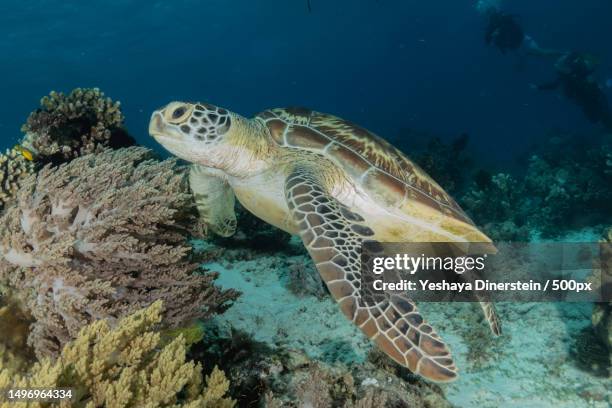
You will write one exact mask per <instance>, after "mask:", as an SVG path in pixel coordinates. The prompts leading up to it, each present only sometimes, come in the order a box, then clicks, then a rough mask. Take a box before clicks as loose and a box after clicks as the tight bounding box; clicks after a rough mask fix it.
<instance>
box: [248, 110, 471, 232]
mask: <svg viewBox="0 0 612 408" xmlns="http://www.w3.org/2000/svg"><path fill="white" fill-rule="evenodd" d="M257 118H259V119H260V120H262V121H263V122H264V123H265V124H266V126H267V127H268V129H269V130H270V133H271V135H272V138H273V139H274V141H275V142H276V143H278V145H279V146H283V147H289V148H298V149H306V150H310V151H315V152H319V153H321V154H325V155H327V156H328V157H330V158H332V159H335V161H336V162H338V163H339V164H340V165H341V166H342V167H343V168H344V170H345V171H346V172H347V173H348V174H349V175H350V176H351V177H352V178H353V179H354V180H357V181H359V182H360V183H361V184H362V185H363V186H364V187H365V188H366V189H367V190H371V189H372V186H373V185H376V188H377V190H379V191H378V196H379V197H380V198H381V199H383V200H385V201H386V203H387V204H389V205H392V206H395V207H401V206H402V205H403V204H404V203H405V202H406V201H407V200H414V201H418V202H420V203H422V204H423V205H426V206H429V207H432V208H434V209H436V210H440V211H442V212H443V213H445V214H446V215H448V216H450V217H453V218H455V219H458V220H460V221H463V222H465V223H467V224H472V225H473V222H472V221H471V220H470V219H469V217H468V216H467V215H466V214H465V213H464V212H463V210H462V209H461V208H460V207H459V205H458V204H457V203H456V202H455V200H453V199H452V198H451V197H450V196H449V195H448V194H447V193H446V192H445V191H444V190H443V189H442V187H440V186H439V185H438V184H437V183H436V182H435V181H434V180H433V179H431V177H429V175H427V173H425V172H424V171H423V170H422V169H421V168H420V167H419V166H418V165H416V164H415V163H413V162H412V161H411V160H410V159H408V158H407V157H406V156H405V155H404V154H403V153H402V152H401V151H400V150H398V149H397V148H395V147H394V146H393V145H391V144H390V143H388V142H387V141H386V140H384V139H382V138H380V137H379V136H377V135H375V134H374V133H372V132H370V131H368V130H366V129H364V128H362V127H360V126H358V125H355V124H354V123H351V122H349V121H347V120H344V119H341V118H338V117H336V116H333V115H329V114H325V113H320V112H316V111H312V110H309V109H306V108H277V109H270V110H267V111H264V112H261V113H260V114H258V115H257Z"/></svg>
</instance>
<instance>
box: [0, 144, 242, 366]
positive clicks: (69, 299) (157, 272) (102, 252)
mask: <svg viewBox="0 0 612 408" xmlns="http://www.w3.org/2000/svg"><path fill="white" fill-rule="evenodd" d="M150 156H151V153H150V151H149V150H147V149H145V148H137V147H132V148H127V149H120V150H108V151H105V152H103V153H101V154H96V155H87V156H83V157H80V158H77V159H75V160H73V161H71V162H70V163H68V164H64V165H62V166H60V167H56V168H52V167H50V166H47V167H45V168H43V169H42V170H41V171H40V172H38V173H37V174H35V175H32V176H30V177H29V178H28V179H27V181H26V182H25V183H24V186H23V187H22V188H21V190H20V191H19V193H18V194H17V197H16V200H15V202H14V203H13V204H12V205H11V206H10V207H8V208H7V209H6V211H5V213H4V215H3V216H2V217H0V226H1V228H0V255H1V256H2V258H3V260H0V290H2V291H3V292H4V293H5V295H6V297H8V298H10V299H13V300H15V301H16V302H17V303H18V304H21V305H23V307H24V308H25V310H26V312H27V314H29V315H30V316H31V318H32V319H33V320H34V323H33V324H32V331H31V333H30V336H29V339H28V343H29V344H30V345H31V346H32V347H33V348H34V349H35V350H36V353H37V355H38V356H39V357H41V356H44V355H55V354H57V353H58V352H59V350H60V348H61V346H62V345H63V344H65V343H66V342H68V341H70V340H71V339H73V338H74V337H75V336H76V334H77V333H78V331H79V329H80V328H81V327H83V326H84V325H86V324H87V323H89V322H91V321H93V320H96V319H100V318H108V319H110V320H111V322H112V320H114V319H117V318H120V317H122V316H124V315H126V314H128V313H130V312H133V311H134V310H137V309H140V308H141V307H144V306H146V305H149V304H150V303H151V302H153V301H154V300H156V299H163V300H164V303H165V305H166V307H165V315H164V323H165V324H167V325H168V326H169V327H173V328H174V327H177V326H182V325H184V324H185V323H186V322H188V321H190V320H191V319H193V318H196V317H207V316H210V315H211V314H213V313H215V312H220V311H223V310H224V308H225V307H227V303H228V302H229V301H231V300H232V299H234V298H235V297H236V296H237V293H236V292H234V291H222V290H221V289H219V288H217V287H215V286H214V285H213V281H214V279H215V278H216V274H214V273H208V274H200V273H195V272H196V270H197V269H198V264H197V259H190V257H192V258H193V253H192V252H191V249H190V247H189V245H188V244H187V239H188V236H189V233H190V232H191V231H193V229H194V225H196V219H197V217H196V216H195V210H194V208H193V202H192V198H191V195H190V194H189V190H188V186H187V181H186V177H185V172H184V171H182V169H180V168H177V166H176V163H175V162H174V161H163V162H159V161H156V160H152V159H150Z"/></svg>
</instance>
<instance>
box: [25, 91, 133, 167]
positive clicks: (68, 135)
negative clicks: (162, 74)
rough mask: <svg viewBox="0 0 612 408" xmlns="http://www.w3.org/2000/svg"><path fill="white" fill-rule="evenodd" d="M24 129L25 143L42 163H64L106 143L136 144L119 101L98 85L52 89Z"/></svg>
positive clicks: (97, 149)
mask: <svg viewBox="0 0 612 408" xmlns="http://www.w3.org/2000/svg"><path fill="white" fill-rule="evenodd" d="M22 131H23V132H24V133H25V134H26V136H25V138H24V141H23V144H24V145H25V146H26V147H28V148H30V149H32V150H33V151H34V152H35V153H36V156H37V160H38V161H41V162H43V163H47V162H52V163H55V164H57V163H61V162H65V161H68V160H71V159H74V158H75V157H78V156H82V155H85V154H89V153H96V152H100V151H101V150H103V149H104V148H105V147H112V148H119V147H127V146H131V145H133V144H134V140H133V139H132V138H131V137H130V136H129V135H128V134H127V133H126V131H125V130H124V129H123V114H122V113H121V105H120V103H119V102H113V101H112V100H111V99H110V98H106V97H105V96H104V93H102V92H101V91H100V90H99V89H97V88H93V89H81V88H77V89H75V90H73V91H72V92H71V93H70V94H69V95H64V94H63V93H57V92H51V93H50V94H49V96H45V97H44V98H42V100H41V109H38V110H36V111H34V112H32V113H31V114H30V116H29V117H28V120H27V122H26V123H25V124H24V125H23V127H22Z"/></svg>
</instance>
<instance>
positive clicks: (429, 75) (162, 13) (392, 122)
mask: <svg viewBox="0 0 612 408" xmlns="http://www.w3.org/2000/svg"><path fill="white" fill-rule="evenodd" d="M311 3H312V12H310V13H309V12H308V10H307V4H306V0H304V1H283V0H267V1H248V0H235V1H232V2H231V3H228V2H226V1H223V0H208V1H188V0H177V1H172V2H170V1H117V0H109V1H104V2H101V1H100V2H97V1H92V2H88V3H83V2H80V1H51V0H40V1H27V2H22V1H16V0H15V1H14V0H6V1H3V2H2V3H1V4H0V27H1V32H2V36H1V37H0V52H1V53H2V65H1V66H0V74H1V77H2V78H3V80H2V81H1V82H0V91H2V94H3V95H4V96H5V103H4V104H3V106H4V109H2V111H1V112H0V130H1V131H2V135H3V144H4V145H9V144H10V143H13V142H15V141H16V140H17V138H18V137H19V126H20V125H21V123H22V122H23V120H24V112H29V111H30V110H31V107H32V105H33V104H35V103H36V102H37V101H38V99H39V98H40V96H41V95H44V94H46V93H48V91H49V90H51V89H56V90H70V89H72V88H75V87H78V86H80V87H94V86H96V87H99V88H101V89H103V90H104V91H105V92H106V93H107V94H108V95H110V96H112V97H113V98H115V99H117V100H120V101H122V104H123V110H124V112H125V115H126V117H127V122H126V124H127V127H128V129H130V131H131V133H133V134H134V135H135V136H136V138H137V139H138V141H139V142H142V143H146V144H149V145H151V146H152V145H153V143H152V141H151V140H150V139H149V138H148V135H147V133H146V123H147V122H148V119H149V115H150V113H151V112H152V110H153V109H156V108H158V107H159V106H161V105H163V104H165V103H167V101H169V100H174V99H179V100H196V101H207V102H210V103H214V104H217V105H219V106H224V107H227V108H229V109H231V110H233V111H236V112H238V113H241V114H243V115H245V116H251V115H253V114H255V113H257V112H260V111H261V110H264V109H267V108H270V107H282V106H293V105H297V106H307V107H310V108H312V109H316V110H319V111H322V112H330V113H334V114H336V115H338V116H340V117H344V118H347V119H349V120H353V121H354V122H356V123H359V124H361V125H363V126H365V127H366V128H368V129H370V130H372V131H374V132H376V133H378V134H379V135H382V136H383V137H385V138H388V139H390V140H394V139H397V138H400V137H401V134H400V131H401V129H405V128H410V129H417V130H426V131H430V132H435V133H436V134H440V135H441V136H445V137H452V136H456V135H458V134H460V133H463V132H467V133H468V134H469V135H470V136H471V137H472V140H473V143H472V144H473V146H472V147H473V148H474V149H476V150H477V151H478V153H479V154H480V155H482V156H484V157H482V158H483V159H485V158H486V157H491V156H494V157H495V158H496V159H498V158H499V159H504V160H507V161H510V157H512V155H514V154H515V153H516V152H521V151H524V150H525V148H526V147H527V146H528V145H529V144H530V143H531V142H533V141H534V139H535V140H537V139H538V138H540V137H541V135H542V134H543V133H544V132H545V131H547V130H549V129H550V128H551V127H559V128H563V129H571V130H577V131H580V130H587V131H588V130H589V129H590V126H589V123H588V122H587V121H586V120H584V118H583V117H582V115H581V114H580V112H579V111H578V110H577V109H576V108H575V107H573V106H572V105H571V104H570V103H568V102H567V101H566V100H564V99H563V98H555V97H554V96H552V95H550V94H548V93H538V92H534V91H533V90H531V89H530V88H529V84H530V83H537V82H543V81H548V80H550V79H551V78H554V72H553V70H552V69H551V63H550V61H540V60H538V59H537V58H536V59H529V60H526V61H524V62H521V61H519V58H518V57H516V56H515V55H507V56H505V58H502V56H500V55H499V52H498V51H497V50H496V49H494V48H492V47H485V45H484V44H483V30H484V27H485V21H484V18H483V16H482V14H481V13H478V12H477V11H476V10H475V7H474V3H475V2H474V1H467V0H461V1H445V0H444V1H443V0H434V1H430V2H418V1H412V0H408V1H401V0H378V1H376V0H358V1H349V0H337V1H333V2H325V1H317V0H312V1H311ZM503 6H504V10H506V11H508V12H510V13H516V14H517V15H520V21H521V23H522V25H523V26H524V28H525V31H526V32H527V34H529V35H531V36H532V37H533V38H534V39H535V40H536V41H537V42H538V43H539V44H540V45H542V46H546V47H550V48H557V49H564V50H582V51H588V52H592V53H595V54H597V56H598V57H599V58H600V59H601V66H600V68H599V70H598V75H601V77H602V80H605V79H606V78H612V56H610V53H611V52H610V49H611V44H610V24H609V16H610V15H612V4H610V3H609V2H606V1H602V0H586V1H583V2H581V3H580V4H579V5H577V4H576V3H575V2H573V1H571V0H540V1H528V0H515V1H506V2H505V3H504V4H503ZM5 139H6V141H5ZM485 153H486V154H485ZM496 161H497V160H496Z"/></svg>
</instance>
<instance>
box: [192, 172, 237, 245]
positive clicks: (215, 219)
mask: <svg viewBox="0 0 612 408" xmlns="http://www.w3.org/2000/svg"><path fill="white" fill-rule="evenodd" d="M189 187H190V188H191V191H192V192H193V197H194V199H195V202H196V206H197V207H198V212H199V213H200V218H201V219H202V221H203V222H204V224H205V225H206V226H207V227H208V228H210V229H211V230H212V231H213V232H214V233H215V234H218V235H220V236H222V237H231V236H232V235H234V233H235V232H236V213H235V211H234V204H235V201H236V199H235V197H234V192H233V191H232V189H231V187H230V186H229V184H228V183H227V181H225V180H223V179H222V178H220V177H218V175H217V176H215V175H214V173H211V172H210V171H207V169H206V168H205V167H202V166H199V165H197V164H193V165H192V166H191V167H190V168H189Z"/></svg>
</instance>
